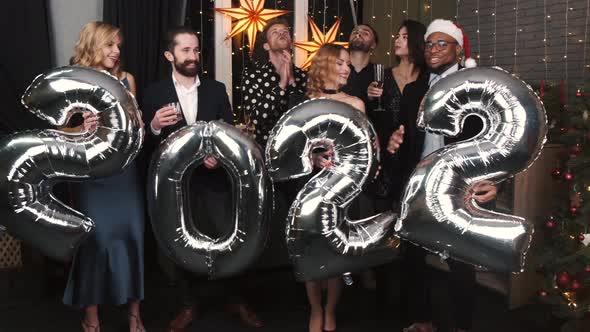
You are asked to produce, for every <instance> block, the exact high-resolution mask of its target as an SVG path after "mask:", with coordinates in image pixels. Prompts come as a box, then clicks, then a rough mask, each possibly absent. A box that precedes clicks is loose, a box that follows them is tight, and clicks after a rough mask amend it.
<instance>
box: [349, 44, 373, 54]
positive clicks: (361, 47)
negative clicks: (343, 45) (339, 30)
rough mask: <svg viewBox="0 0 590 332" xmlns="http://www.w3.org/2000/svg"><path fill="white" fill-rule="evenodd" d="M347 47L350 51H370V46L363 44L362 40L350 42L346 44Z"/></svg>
mask: <svg viewBox="0 0 590 332" xmlns="http://www.w3.org/2000/svg"><path fill="white" fill-rule="evenodd" d="M348 49H349V50H350V51H360V52H364V53H369V51H371V46H370V45H367V44H364V43H362V42H360V43H359V42H352V43H349V44H348Z"/></svg>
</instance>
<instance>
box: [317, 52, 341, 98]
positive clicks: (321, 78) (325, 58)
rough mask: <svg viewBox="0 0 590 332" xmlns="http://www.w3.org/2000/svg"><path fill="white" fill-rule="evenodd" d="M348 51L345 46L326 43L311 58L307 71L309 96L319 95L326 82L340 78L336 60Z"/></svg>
mask: <svg viewBox="0 0 590 332" xmlns="http://www.w3.org/2000/svg"><path fill="white" fill-rule="evenodd" d="M342 51H347V50H346V49H345V48H344V47H343V46H341V45H336V44H324V45H323V46H322V47H320V49H319V50H318V52H317V53H316V55H315V56H314V57H313V59H311V66H310V67H309V72H308V73H307V96H308V97H310V98H313V97H317V96H319V95H320V94H321V93H322V89H325V88H326V82H332V81H337V80H338V73H337V72H336V61H338V58H340V53H341V52H342Z"/></svg>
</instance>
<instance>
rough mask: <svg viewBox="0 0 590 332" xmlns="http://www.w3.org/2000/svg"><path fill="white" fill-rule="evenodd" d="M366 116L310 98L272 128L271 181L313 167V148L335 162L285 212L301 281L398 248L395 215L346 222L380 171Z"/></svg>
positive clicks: (374, 260)
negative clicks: (355, 202) (327, 152)
mask: <svg viewBox="0 0 590 332" xmlns="http://www.w3.org/2000/svg"><path fill="white" fill-rule="evenodd" d="M374 138H375V133H374V130H373V128H372V126H371V124H370V123H369V121H368V120H367V117H366V116H365V115H364V114H363V113H361V112H360V111H358V110H356V109H354V108H353V107H351V106H349V105H347V104H344V103H341V102H337V101H332V100H326V99H315V100H311V101H306V102H304V103H302V104H300V105H298V106H296V107H294V108H293V109H291V110H289V111H288V112H287V113H285V115H283V117H282V118H281V119H280V120H279V122H278V123H277V124H276V126H275V127H274V128H273V130H272V132H271V135H270V138H269V140H268V144H267V148H266V162H267V167H268V171H269V174H270V176H271V178H272V179H273V180H274V181H286V180H289V179H294V178H298V177H302V176H304V175H307V174H310V173H312V171H313V165H312V162H311V154H312V151H313V150H314V149H316V148H319V147H321V148H327V149H331V150H332V151H333V152H334V154H333V156H332V166H331V167H328V168H325V169H323V170H321V171H320V172H319V173H318V174H316V175H315V176H314V177H313V178H312V179H311V180H309V181H308V182H307V183H306V184H305V186H304V187H303V189H301V191H300V192H299V193H298V195H297V198H296V199H295V201H294V202H293V204H292V206H291V209H290V211H289V215H288V222H287V223H288V225H287V248H288V250H289V255H290V257H291V260H292V262H293V265H294V269H295V275H296V278H297V279H298V280H313V279H320V278H326V277H333V276H337V275H339V274H342V273H346V272H349V271H354V270H360V269H364V268H366V267H370V266H374V265H379V264H383V263H384V262H386V261H388V260H391V259H392V258H393V257H394V256H395V253H394V251H393V250H392V249H391V247H390V245H391V243H393V241H391V240H393V237H392V233H393V220H394V216H393V214H392V213H384V214H379V215H376V216H373V217H370V218H367V219H363V220H349V219H348V218H347V215H346V212H347V207H348V206H349V205H350V203H351V202H352V200H353V199H354V198H355V197H356V196H358V194H359V193H360V192H361V190H362V187H363V185H364V184H365V183H367V181H370V180H371V178H372V177H373V176H374V175H375V172H376V168H377V166H378V161H377V156H378V150H376V149H375V148H374V143H373V141H374Z"/></svg>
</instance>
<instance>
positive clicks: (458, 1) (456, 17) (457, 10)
mask: <svg viewBox="0 0 590 332" xmlns="http://www.w3.org/2000/svg"><path fill="white" fill-rule="evenodd" d="M460 4H461V0H457V8H455V10H456V12H455V21H457V22H459V5H460Z"/></svg>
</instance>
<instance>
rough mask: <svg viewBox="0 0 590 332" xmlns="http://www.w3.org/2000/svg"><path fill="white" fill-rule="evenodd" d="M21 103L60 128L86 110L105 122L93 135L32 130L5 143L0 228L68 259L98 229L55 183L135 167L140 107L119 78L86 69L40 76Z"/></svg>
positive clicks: (0, 153)
mask: <svg viewBox="0 0 590 332" xmlns="http://www.w3.org/2000/svg"><path fill="white" fill-rule="evenodd" d="M22 103H23V104H24V106H25V107H26V108H28V109H29V110H30V111H31V112H33V113H34V114H35V115H37V116H38V117H40V118H41V119H44V120H46V121H48V122H49V123H51V124H52V125H55V126H63V125H66V123H67V122H68V120H69V119H70V117H71V116H72V115H73V114H74V113H78V112H81V111H90V112H92V113H94V114H95V115H97V116H98V119H99V120H98V127H97V129H96V131H93V132H85V133H75V134H69V133H64V132H62V131H58V130H44V131H27V132H21V133H16V134H14V135H11V136H8V137H6V138H5V139H3V140H2V141H0V160H2V162H1V163H0V223H2V224H3V226H5V227H6V228H7V230H8V231H9V232H10V233H12V234H13V235H15V236H17V237H19V238H20V239H22V240H23V241H24V242H25V243H27V244H28V245H31V246H33V247H35V248H37V249H39V250H41V251H42V252H43V253H44V254H45V255H47V256H50V257H53V258H55V259H59V260H68V259H70V258H71V257H72V254H73V251H74V249H75V247H76V246H77V244H78V243H80V241H82V240H83V239H84V237H85V236H86V235H87V234H88V233H89V232H91V231H92V229H93V227H94V224H93V222H92V220H90V219H89V218H87V217H86V216H84V215H83V214H81V213H80V212H78V211H76V210H73V209H72V208H70V207H68V206H67V205H65V204H63V203H62V202H60V201H59V200H57V199H56V198H55V197H54V196H53V195H52V193H51V189H52V186H53V185H54V184H55V183H56V182H58V181H64V180H79V181H82V180H84V179H94V178H99V177H106V176H110V175H113V174H116V173H117V172H120V171H122V170H123V169H124V168H125V167H126V166H127V165H129V164H130V163H131V161H133V159H134V158H135V156H136V154H137V153H138V152H139V150H140V148H141V144H142V142H143V129H142V128H141V122H140V121H141V119H140V116H139V112H138V108H137V103H136V102H135V98H134V97H133V96H132V95H131V94H130V93H129V92H127V90H126V89H125V87H124V86H123V85H122V84H121V83H120V82H119V81H118V80H117V79H116V78H114V77H112V76H110V75H108V74H105V73H101V72H98V71H95V70H93V69H89V68H82V67H63V68H57V69H54V70H52V71H49V72H47V73H45V74H42V75H39V76H38V77H37V78H35V80H34V81H33V83H32V84H31V85H30V86H29V87H28V89H27V90H26V91H25V94H24V95H23V97H22ZM113 194H116V193H113Z"/></svg>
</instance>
